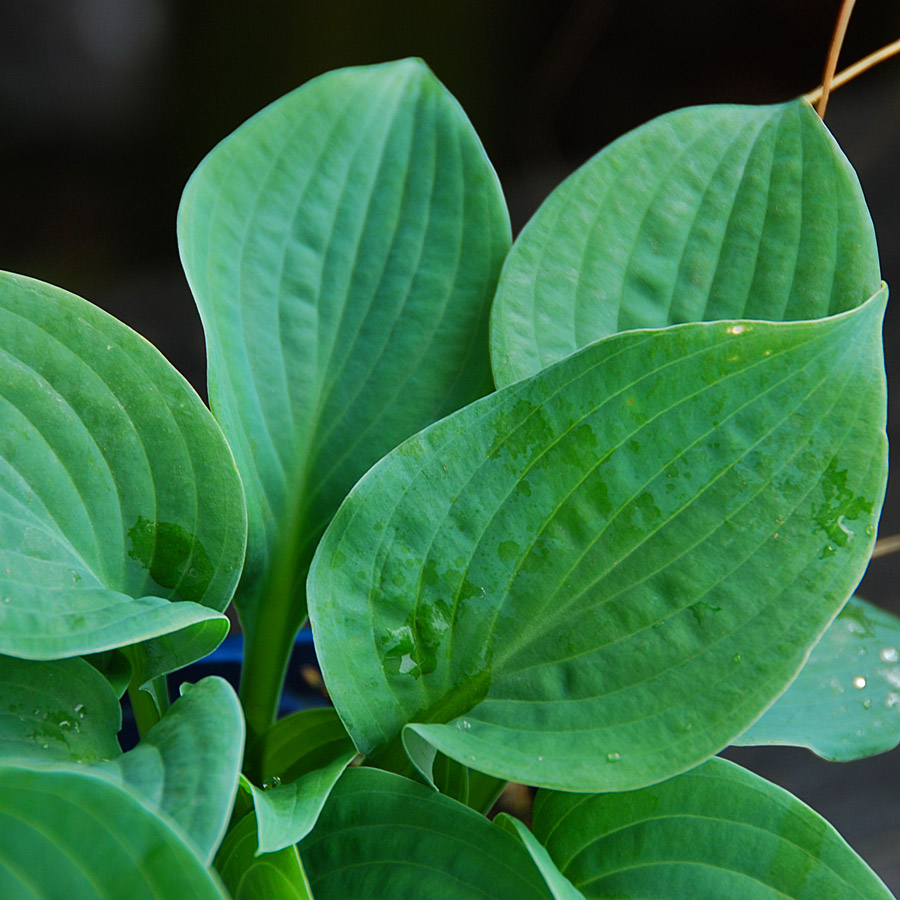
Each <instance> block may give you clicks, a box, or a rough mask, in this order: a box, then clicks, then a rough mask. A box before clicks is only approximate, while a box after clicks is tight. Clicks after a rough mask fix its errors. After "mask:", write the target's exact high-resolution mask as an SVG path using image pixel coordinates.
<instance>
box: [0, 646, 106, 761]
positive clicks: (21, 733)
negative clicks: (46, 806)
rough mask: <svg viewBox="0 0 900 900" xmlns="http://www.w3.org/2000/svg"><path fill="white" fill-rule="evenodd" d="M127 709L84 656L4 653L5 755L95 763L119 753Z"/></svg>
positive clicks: (0, 691)
mask: <svg viewBox="0 0 900 900" xmlns="http://www.w3.org/2000/svg"><path fill="white" fill-rule="evenodd" d="M121 727H122V709H121V707H120V706H119V701H118V698H117V697H116V695H115V692H114V691H113V689H112V688H111V687H110V685H109V682H107V680H106V679H105V678H104V677H103V676H102V675H101V674H100V673H99V672H98V671H97V670H96V669H95V668H94V667H93V666H90V665H88V664H87V663H86V662H85V661H84V660H83V659H58V660H47V661H44V662H32V661H26V660H22V659H16V658H15V657H12V656H0V759H3V760H4V761H7V762H8V761H11V760H18V761H22V762H26V761H28V762H33V763H37V764H45V763H72V762H75V763H93V762H97V761H99V760H104V759H111V758H112V757H115V756H119V755H120V754H121V752H122V751H121V749H120V748H119V743H118V741H117V740H116V734H118V732H119V729H120V728H121Z"/></svg>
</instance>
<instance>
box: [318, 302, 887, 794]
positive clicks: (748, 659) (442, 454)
mask: <svg viewBox="0 0 900 900" xmlns="http://www.w3.org/2000/svg"><path fill="white" fill-rule="evenodd" d="M884 302H885V293H884V292H881V293H879V294H878V295H876V296H874V297H873V298H871V299H870V300H869V301H867V302H866V303H865V304H863V305H862V306H861V307H859V308H858V309H856V310H853V311H851V312H848V313H844V314H841V315H838V316H835V317H833V318H829V319H824V320H817V321H813V322H797V323H785V324H774V323H751V322H740V323H734V322H731V323H729V322H722V323H701V324H694V325H684V326H679V327H676V328H670V329H665V330H662V331H641V332H629V333H627V334H621V335H614V336H613V337H611V338H609V339H607V340H605V341H601V342H598V343H596V344H593V345H591V346H590V347H587V348H585V349H583V350H582V351H580V352H578V353H576V354H574V355H573V356H571V357H569V358H567V359H566V360H563V361H562V362H560V363H558V364H556V365H555V366H553V367H551V368H548V369H545V370H543V371H542V372H540V373H539V374H538V375H536V376H534V377H532V378H530V379H527V380H524V381H521V382H518V383H517V384H515V385H512V386H510V387H508V388H506V389H504V390H502V391H499V392H497V393H496V394H493V395H492V396H490V397H487V398H485V399H484V400H482V401H479V402H478V403H476V404H473V405H472V406H470V407H467V408H466V409H464V410H462V411H460V412H458V413H456V414H455V415H453V416H450V417H448V418H447V419H445V420H443V421H442V422H439V423H437V424H436V425H434V426H433V427H431V428H429V429H427V430H426V431H424V432H422V433H421V434H419V435H417V436H415V437H414V438H412V439H410V440H409V441H407V442H406V443H404V444H403V445H402V446H401V447H399V448H398V449H397V450H396V451H395V452H393V453H392V454H390V455H389V456H388V457H387V458H386V459H385V460H383V461H382V462H381V463H380V464H379V465H377V466H376V467H374V468H373V469H372V470H371V471H370V472H369V473H368V474H367V475H366V477H365V478H363V479H362V480H361V481H360V482H359V484H358V485H357V486H356V487H355V488H354V490H353V492H352V493H351V494H350V496H349V497H348V499H347V501H346V502H345V503H344V505H343V506H342V508H341V510H340V512H339V513H338V515H337V516H336V517H335V519H334V521H333V522H332V525H331V526H330V528H329V530H328V532H327V533H326V535H325V537H324V538H323V540H322V543H321V544H320V546H319V550H318V552H317V555H316V559H315V561H314V564H313V566H312V569H311V572H310V580H309V591H310V612H311V619H312V623H313V630H314V634H315V639H316V647H317V650H318V653H319V660H320V662H321V664H322V670H323V674H324V676H325V679H326V682H327V684H328V686H329V690H330V691H331V696H332V699H333V700H334V703H335V705H336V707H337V709H338V711H339V712H340V714H341V718H342V719H343V721H344V723H345V725H346V726H347V728H348V730H349V732H350V734H351V736H352V737H353V739H354V741H355V742H356V745H357V747H358V748H359V749H360V750H361V751H362V752H364V753H367V754H372V755H373V756H374V757H375V758H376V759H377V758H378V757H379V756H385V754H386V755H387V756H386V757H385V758H388V757H391V755H392V754H394V753H396V752H397V744H398V738H399V735H400V733H401V731H402V730H403V729H404V727H406V726H408V727H409V728H410V729H411V730H413V731H415V733H416V734H418V735H420V736H421V737H423V738H424V739H425V740H427V741H428V742H430V743H431V744H432V745H433V746H435V747H436V748H437V749H439V750H440V751H442V752H443V753H445V754H446V755H448V756H451V757H453V758H455V759H457V760H459V761H461V762H463V763H464V764H466V765H468V766H470V767H472V768H477V769H479V770H483V771H486V772H488V773H490V774H493V775H496V776H499V777H505V778H508V779H510V780H516V781H521V782H524V783H526V784H539V785H549V786H555V787H558V788H560V789H565V790H577V791H588V790H613V789H615V790H623V789H628V788H633V787H637V786H640V785H644V784H649V783H652V782H654V781H658V780H660V779H662V778H666V777H668V776H670V775H673V774H675V773H677V772H679V771H683V770H685V769H687V768H690V767H691V766H694V765H696V764H698V763H699V762H701V761H702V760H703V759H705V758H707V757H708V756H709V755H711V754H712V753H714V752H716V751H717V750H719V749H721V748H722V747H723V746H725V745H726V744H728V743H729V742H730V741H731V740H732V739H733V738H734V737H735V736H736V735H738V734H739V733H741V732H742V731H743V730H745V729H746V728H747V727H748V726H749V724H750V723H751V722H753V721H754V720H755V719H756V718H757V717H758V716H759V715H760V713H761V712H762V711H763V710H764V709H765V708H766V707H767V706H768V705H770V704H771V702H772V700H773V698H775V697H776V696H777V695H778V694H779V693H781V691H782V690H783V689H784V687H785V686H786V685H787V684H788V683H789V682H790V681H791V679H792V678H793V677H794V676H795V675H796V673H797V672H798V670H799V669H800V668H801V666H802V664H803V662H804V660H805V657H806V655H807V653H808V652H809V649H810V648H811V646H812V645H813V644H814V643H815V641H816V640H817V639H818V637H819V635H820V634H821V633H822V632H823V631H824V629H825V628H826V627H827V625H828V623H829V622H830V620H831V619H832V617H833V616H834V615H836V613H837V612H838V610H839V609H840V608H841V606H842V605H843V603H844V601H845V599H846V597H847V596H848V594H849V593H850V592H851V591H852V589H853V587H855V585H856V583H857V581H858V579H859V577H860V575H861V573H862V571H863V570H864V568H865V565H866V562H867V561H868V556H869V552H870V550H871V546H872V544H873V542H874V525H875V522H876V521H877V515H878V512H879V508H880V505H881V500H882V497H883V491H884V482H885V474H886V455H885V454H886V446H885V436H884V414H885V409H884V373H883V368H882V361H881V343H880V324H881V317H882V314H883V309H884ZM409 723H415V724H409Z"/></svg>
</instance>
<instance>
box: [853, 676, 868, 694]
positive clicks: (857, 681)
mask: <svg viewBox="0 0 900 900" xmlns="http://www.w3.org/2000/svg"><path fill="white" fill-rule="evenodd" d="M865 686H866V679H865V678H864V677H863V676H862V675H857V676H856V678H854V679H853V687H855V688H856V689H857V690H860V691H861V690H862V689H863V688H864V687H865Z"/></svg>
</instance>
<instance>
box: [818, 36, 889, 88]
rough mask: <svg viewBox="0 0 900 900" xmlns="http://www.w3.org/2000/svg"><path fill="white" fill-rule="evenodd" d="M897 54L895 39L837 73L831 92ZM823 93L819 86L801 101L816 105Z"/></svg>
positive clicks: (822, 86)
mask: <svg viewBox="0 0 900 900" xmlns="http://www.w3.org/2000/svg"><path fill="white" fill-rule="evenodd" d="M898 53H900V38H897V40H896V41H892V42H891V43H890V44H886V45H885V46H884V47H882V48H881V49H880V50H876V51H875V52H874V53H870V54H869V55H868V56H864V57H863V58H862V59H861V60H859V62H855V63H853V65H852V66H847V68H846V69H843V70H842V71H840V72H838V74H837V75H835V76H834V78H833V79H832V81H831V89H832V90H833V91H834V90H837V88H839V87H840V86H841V85H842V84H846V83H847V82H848V81H853V79H854V78H856V76H857V75H862V73H863V72H865V71H867V70H868V69H871V68H873V67H874V66H877V65H878V63H881V62H884V61H885V60H886V59H890V58H891V57H892V56H896V55H897V54H898ZM824 92H825V86H824V85H822V84H820V85H819V86H818V87H817V88H816V89H815V90H814V91H810V92H809V93H808V94H804V95H803V99H804V100H806V101H808V102H809V103H816V102H817V101H818V100H819V98H820V97H821V96H822V94H823V93H824Z"/></svg>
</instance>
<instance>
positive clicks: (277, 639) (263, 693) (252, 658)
mask: <svg viewBox="0 0 900 900" xmlns="http://www.w3.org/2000/svg"><path fill="white" fill-rule="evenodd" d="M266 588H267V589H266V590H265V591H264V592H263V594H262V596H263V597H265V601H264V602H262V603H260V607H259V615H258V616H257V619H256V621H255V622H253V623H252V624H251V625H250V627H249V628H248V629H247V630H245V632H244V660H243V664H242V666H241V689H240V696H241V705H242V706H243V708H244V718H245V719H246V722H247V746H248V747H249V746H251V745H252V744H253V742H254V741H256V740H257V739H258V738H259V737H261V736H262V735H263V734H265V733H266V732H267V731H268V730H269V728H271V727H272V724H273V723H274V721H275V717H276V715H277V713H278V703H279V700H280V699H281V690H282V687H283V686H284V676H285V674H286V672H287V666H288V662H289V660H290V658H291V650H292V649H293V646H294V638H295V637H296V636H297V631H298V630H299V628H300V625H301V624H302V623H303V620H304V619H305V618H306V602H305V601H306V597H305V596H299V597H298V596H297V590H296V575H295V572H294V570H293V567H289V566H286V565H282V566H278V567H276V569H275V571H274V572H273V573H272V577H271V579H269V581H268V583H267V585H266ZM298 609H299V621H298ZM248 774H250V775H251V776H252V775H253V774H254V773H248Z"/></svg>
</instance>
